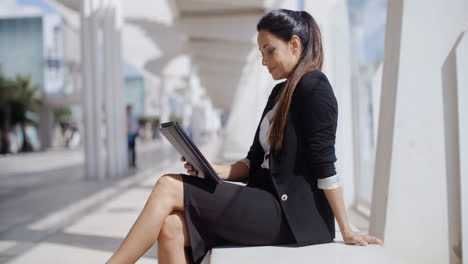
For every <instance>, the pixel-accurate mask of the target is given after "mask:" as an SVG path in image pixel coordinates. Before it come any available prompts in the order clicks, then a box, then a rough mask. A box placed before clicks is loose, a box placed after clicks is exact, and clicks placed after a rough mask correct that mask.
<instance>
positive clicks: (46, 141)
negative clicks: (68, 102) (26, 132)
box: [39, 104, 54, 150]
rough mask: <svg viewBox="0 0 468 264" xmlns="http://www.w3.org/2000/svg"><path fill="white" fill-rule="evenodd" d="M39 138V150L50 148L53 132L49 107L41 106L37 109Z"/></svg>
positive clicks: (52, 120)
mask: <svg viewBox="0 0 468 264" xmlns="http://www.w3.org/2000/svg"><path fill="white" fill-rule="evenodd" d="M39 119H40V120H41V122H40V123H39V137H40V141H41V150H46V149H48V148H50V147H51V146H52V137H53V131H54V114H53V111H52V107H51V106H50V105H46V104H44V105H41V106H40V108H39Z"/></svg>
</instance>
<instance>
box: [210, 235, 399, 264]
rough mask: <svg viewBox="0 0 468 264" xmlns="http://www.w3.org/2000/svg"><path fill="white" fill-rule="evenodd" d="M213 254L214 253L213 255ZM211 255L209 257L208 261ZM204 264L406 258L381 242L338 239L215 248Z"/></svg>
mask: <svg viewBox="0 0 468 264" xmlns="http://www.w3.org/2000/svg"><path fill="white" fill-rule="evenodd" d="M210 255H211V256H210ZM208 258H209V259H210V260H209V262H208ZM203 263H204V264H207V263H210V264H221V263H222V264H230V263H232V264H234V263H236V264H237V263H268V264H272V263H321V264H332V263H333V264H342V263H346V264H352V263H356V264H366V263H369V264H371V263H372V264H373V263H379V264H387V263H388V264H395V263H404V261H403V260H402V259H400V258H398V257H397V256H395V255H393V256H392V255H391V254H390V252H389V250H388V249H386V248H385V246H384V247H381V246H379V245H368V246H365V247H363V246H353V245H346V244H344V242H343V240H340V239H336V240H335V242H334V243H327V244H319V245H311V246H303V247H288V246H249V247H228V246H223V247H216V248H213V249H212V250H211V252H208V254H207V258H206V259H205V261H204V262H203Z"/></svg>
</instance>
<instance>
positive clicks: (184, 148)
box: [160, 121, 222, 183]
mask: <svg viewBox="0 0 468 264" xmlns="http://www.w3.org/2000/svg"><path fill="white" fill-rule="evenodd" d="M160 130H161V133H162V134H163V135H164V137H166V138H167V140H169V142H170V143H171V144H172V146H174V148H175V149H176V150H177V151H178V152H179V154H180V155H182V156H183V157H184V158H185V160H186V161H187V162H188V163H190V165H192V166H193V167H195V169H196V170H197V171H198V174H197V177H200V178H209V179H211V180H213V182H215V183H221V182H222V180H221V178H219V176H218V174H216V171H215V170H214V169H213V167H211V165H210V163H209V162H208V161H207V160H206V159H205V156H203V154H202V153H201V152H200V150H198V148H197V146H196V145H195V143H193V141H192V140H191V139H190V137H189V136H188V135H187V133H186V132H185V130H184V129H183V128H182V127H181V126H180V125H179V124H178V123H177V122H175V121H171V122H167V123H162V124H161V129H160Z"/></svg>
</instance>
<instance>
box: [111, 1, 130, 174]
mask: <svg viewBox="0 0 468 264" xmlns="http://www.w3.org/2000/svg"><path fill="white" fill-rule="evenodd" d="M112 2H113V5H114V8H113V12H112V15H113V20H114V22H113V31H112V43H114V45H112V55H113V56H112V58H113V63H112V65H113V67H112V70H113V78H112V80H113V87H114V88H113V91H114V92H113V95H114V97H113V100H114V109H113V112H114V113H115V115H114V122H115V131H116V134H115V137H116V141H115V142H116V143H115V144H116V146H117V147H116V151H117V153H118V154H117V155H118V156H117V160H118V164H117V168H118V175H123V174H124V173H125V172H126V171H127V169H128V154H127V134H126V130H125V124H126V113H125V103H124V90H123V89H124V86H123V85H124V78H123V73H122V23H123V21H122V13H121V12H122V5H121V1H120V0H112Z"/></svg>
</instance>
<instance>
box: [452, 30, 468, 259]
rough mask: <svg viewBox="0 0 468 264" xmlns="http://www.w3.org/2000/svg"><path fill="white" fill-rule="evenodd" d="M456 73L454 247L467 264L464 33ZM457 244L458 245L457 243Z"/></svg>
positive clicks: (467, 47) (467, 65)
mask: <svg viewBox="0 0 468 264" xmlns="http://www.w3.org/2000/svg"><path fill="white" fill-rule="evenodd" d="M455 54H456V63H457V64H456V72H457V93H458V98H457V99H458V102H457V106H458V136H459V146H460V147H459V155H460V156H459V158H458V162H459V166H460V167H459V168H460V173H459V175H458V178H459V181H460V187H459V188H460V204H461V206H460V207H461V208H460V209H461V230H458V231H461V232H458V234H461V241H456V244H455V245H456V246H459V247H462V248H460V249H461V252H460V253H461V255H463V256H464V258H463V264H468V162H467V161H468V133H467V131H468V89H466V88H467V87H468V76H467V74H466V73H467V72H468V33H467V32H466V31H465V32H464V33H463V34H462V35H461V38H460V42H459V43H458V46H457V47H456V51H455ZM457 242H458V243H457Z"/></svg>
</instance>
